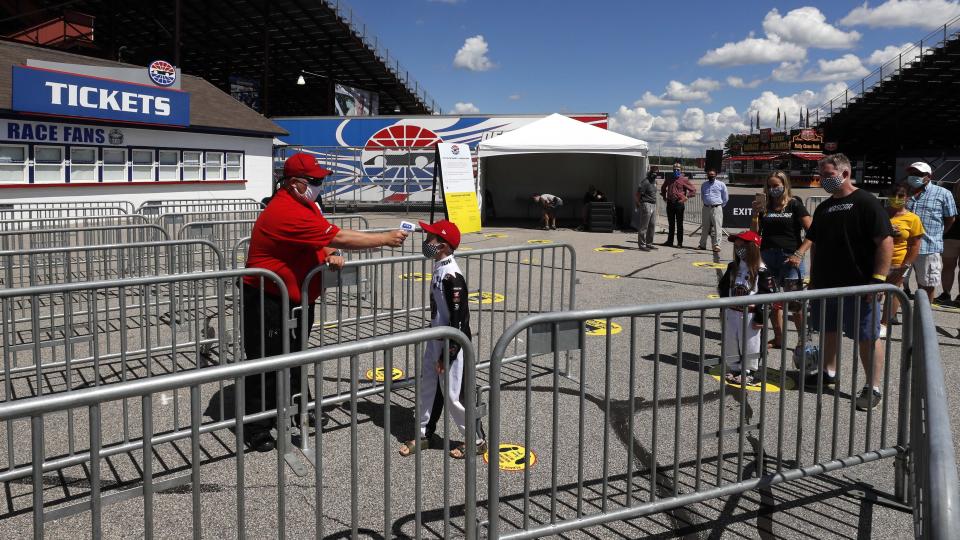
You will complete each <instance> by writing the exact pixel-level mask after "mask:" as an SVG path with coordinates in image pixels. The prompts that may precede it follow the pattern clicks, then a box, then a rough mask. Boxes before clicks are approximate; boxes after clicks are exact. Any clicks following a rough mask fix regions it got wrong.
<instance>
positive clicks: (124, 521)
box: [0, 327, 478, 539]
mask: <svg viewBox="0 0 960 540" xmlns="http://www.w3.org/2000/svg"><path fill="white" fill-rule="evenodd" d="M431 341H440V342H441V343H440V344H442V345H443V347H442V349H443V350H444V351H448V350H449V345H450V344H451V343H456V344H458V345H460V346H461V347H462V349H463V352H464V362H463V365H464V373H463V377H464V379H463V380H464V389H465V390H464V394H463V400H464V402H465V403H469V404H473V403H475V400H476V391H475V387H476V384H475V370H474V367H473V366H474V365H475V358H474V355H473V349H472V346H471V343H470V341H469V340H468V339H467V338H466V336H464V335H463V334H461V333H460V332H458V331H456V330H454V329H452V328H449V327H442V328H431V329H422V330H417V331H413V332H409V333H405V334H398V335H393V336H388V337H384V338H380V339H369V340H364V341H359V342H355V343H347V344H340V345H333V346H330V347H325V348H323V349H315V350H311V351H307V352H302V353H293V354H287V355H282V356H275V357H272V358H267V359H261V360H258V361H247V362H239V363H234V364H230V365H221V366H217V367H212V368H209V369H203V370H191V371H187V372H181V373H177V374H173V375H169V376H165V377H153V378H149V379H143V380H139V381H130V382H126V383H121V384H115V385H106V386H100V387H97V388H85V389H80V390H76V391H73V392H70V393H61V394H56V395H52V396H47V397H45V398H42V399H39V398H38V399H29V400H21V401H16V402H11V403H3V404H0V421H2V422H3V424H4V425H5V426H6V430H7V432H8V437H12V438H13V439H14V440H16V441H17V442H18V443H22V446H21V447H20V448H19V449H20V452H19V453H18V456H19V457H18V458H17V459H18V461H17V462H18V463H21V464H22V465H19V466H17V467H15V468H8V469H7V470H6V471H4V472H2V473H0V479H3V480H4V481H8V482H9V480H10V479H11V478H22V479H23V480H22V481H21V482H19V483H13V484H8V485H12V486H13V489H14V491H15V492H16V495H17V496H18V497H17V498H16V501H15V502H13V504H15V506H16V510H17V511H18V513H23V514H24V515H22V518H23V519H21V521H24V520H26V519H28V516H30V517H32V524H33V526H32V533H33V537H34V538H38V539H39V538H43V537H44V535H45V534H46V535H75V534H76V532H77V530H76V528H77V522H76V520H72V521H73V525H68V524H67V523H68V522H69V521H70V520H65V519H64V518H65V517H67V516H71V515H75V514H80V513H89V521H87V519H86V518H84V519H83V521H84V522H85V523H83V524H82V525H80V526H81V527H82V528H85V529H88V530H89V531H90V534H91V536H92V537H93V538H100V537H101V535H103V534H104V532H105V531H117V530H119V529H118V527H120V528H122V530H123V531H124V534H132V535H135V536H143V537H146V538H153V537H154V536H155V535H159V536H168V535H187V534H189V532H187V531H191V530H192V534H193V537H194V538H201V537H203V536H204V535H205V534H206V535H211V534H214V535H217V536H236V537H238V538H245V537H248V536H249V537H263V536H277V537H279V538H284V537H286V536H287V534H288V531H291V530H293V528H294V527H296V528H297V530H300V531H305V530H307V529H312V531H311V532H312V533H313V534H314V535H315V536H316V537H318V538H322V537H326V535H327V534H337V533H340V534H349V535H350V536H352V537H353V538H358V537H359V536H360V535H361V534H366V533H367V532H369V531H371V530H373V529H377V528H379V527H381V526H382V527H383V531H384V534H385V535H390V536H406V537H422V536H425V535H429V536H443V537H446V538H452V537H465V538H470V539H473V538H476V529H477V519H476V508H477V504H476V494H477V489H476V483H477V478H478V475H477V460H478V457H477V456H476V455H475V454H473V453H467V455H466V458H465V460H464V464H463V465H462V467H463V471H462V472H461V471H459V470H458V469H460V467H461V466H460V465H459V464H457V465H454V463H452V461H453V460H452V458H451V457H450V456H449V453H448V450H449V449H450V448H452V447H453V445H454V443H453V442H452V440H451V439H452V438H453V437H452V435H453V432H454V430H456V428H455V427H454V426H451V425H450V423H449V422H448V421H446V420H444V422H443V423H442V425H440V426H438V432H437V435H438V439H439V438H440V437H442V439H443V443H442V444H443V448H444V453H443V454H442V458H439V459H438V458H437V457H436V456H435V455H423V454H421V453H416V454H415V455H414V456H412V457H409V458H400V457H397V456H396V454H395V452H396V446H398V443H397V442H396V441H395V439H394V436H393V435H392V434H391V432H390V430H389V429H386V430H379V429H377V430H376V431H371V430H370V429H369V428H370V427H371V426H372V424H371V423H370V422H369V420H368V419H369V417H371V416H374V417H378V418H379V417H382V419H383V423H384V424H383V425H385V426H392V425H393V424H395V423H397V422H398V421H403V418H402V417H401V418H397V417H396V416H394V415H397V416H400V415H399V412H395V411H394V409H396V408H397V407H398V406H399V407H405V408H406V407H409V409H410V410H411V411H413V412H414V414H415V415H419V414H420V413H421V412H422V409H421V406H420V405H419V403H420V401H419V399H420V397H421V392H424V391H426V390H427V389H429V390H433V388H424V387H421V385H420V384H417V385H415V386H414V387H413V393H412V394H411V393H410V392H409V391H396V390H394V389H393V388H392V386H391V383H390V382H389V381H387V382H386V387H385V389H384V391H383V393H382V396H381V397H379V398H378V399H371V398H369V397H364V396H363V395H362V393H361V389H360V386H359V383H358V379H359V367H358V366H359V364H360V361H361V359H364V358H368V357H376V358H379V359H382V361H383V362H385V363H386V366H387V367H389V366H390V365H391V363H392V362H394V361H396V360H397V359H399V358H401V357H403V356H404V355H406V354H407V351H408V350H411V349H412V350H415V351H416V350H420V349H422V348H423V347H424V346H425V345H426V344H427V343H429V342H431ZM340 361H344V362H347V363H349V364H350V366H351V375H352V377H351V381H352V382H351V393H350V399H349V403H348V404H347V406H345V407H342V408H339V409H337V410H336V411H334V413H335V414H336V416H337V418H336V422H337V424H338V425H337V427H336V429H316V430H314V431H313V433H312V434H310V435H309V438H310V439H311V440H312V445H311V446H312V448H313V451H311V452H310V453H309V454H299V453H295V452H296V450H295V448H294V447H293V446H292V445H291V444H290V441H289V438H288V434H289V431H290V430H289V428H288V426H289V423H290V418H291V412H293V411H292V410H291V409H290V408H289V407H286V406H280V407H278V408H276V409H273V410H265V411H254V412H251V411H249V410H245V407H244V405H243V404H244V399H245V395H244V392H245V382H246V381H245V379H246V378H251V377H264V376H266V375H267V374H269V373H271V372H280V373H283V374H284V376H282V377H277V391H278V392H284V385H285V384H288V381H289V377H290V375H289V373H290V371H291V370H292V369H297V368H299V367H301V366H304V367H306V366H309V365H313V366H315V369H317V371H321V368H320V367H319V366H321V365H323V364H326V363H331V362H340ZM442 361H443V362H444V366H445V368H446V369H449V367H450V362H451V359H450V357H449V355H448V354H444V355H443V360H442ZM430 369H433V367H432V366H430ZM419 375H420V373H419V371H417V372H415V373H414V376H415V380H419ZM314 383H315V384H316V389H315V391H316V392H317V394H319V393H320V392H321V390H320V388H319V386H320V379H315V380H314ZM226 393H230V394H231V395H232V399H231V400H230V402H229V403H228V404H224V402H223V399H222V398H223V396H224V394H226ZM171 395H172V396H173V398H174V399H177V398H178V397H179V399H180V402H181V404H182V405H181V409H180V410H179V413H173V414H172V415H171V409H170V408H169V407H168V406H167V405H166V403H167V401H169V396H171ZM326 405H327V404H326V403H323V402H321V403H320V406H321V407H325V406H326ZM331 405H333V404H331ZM453 406H455V404H453V403H451V402H450V401H449V400H448V402H447V407H448V408H449V407H453ZM327 409H329V407H327ZM121 410H122V411H124V414H123V415H120V414H118V412H119V411H121ZM461 410H463V414H464V415H465V419H466V423H465V431H466V433H465V439H466V440H474V439H475V438H476V437H477V433H476V423H475V420H476V418H477V409H476V406H475V405H471V406H467V407H464V408H461ZM238 418H239V419H241V421H239V422H238V421H237V420H236V419H238ZM121 419H122V421H121ZM71 420H72V422H73V423H74V424H76V425H77V426H82V427H80V428H79V429H80V430H82V431H84V432H85V433H86V434H87V435H88V439H87V440H86V441H85V442H87V444H84V445H83V446H82V447H77V448H74V449H71V450H70V451H69V452H67V453H65V452H64V449H63V447H62V444H61V439H60V438H59V437H57V436H55V434H54V433H52V432H51V430H50V429H49V427H50V426H52V425H62V424H63V423H64V422H65V421H66V422H70V421H71ZM255 421H261V422H262V421H268V422H273V421H275V422H276V424H277V430H278V437H277V441H278V445H279V446H278V451H277V452H276V454H275V457H274V456H270V455H268V456H263V457H259V456H256V455H252V456H248V455H246V453H245V452H243V451H241V448H242V443H239V442H237V441H240V440H243V439H244V437H245V435H246V433H247V431H248V429H249V427H248V426H245V424H248V425H249V424H250V423H251V422H255ZM410 427H411V433H409V434H406V433H400V434H397V437H398V438H401V439H403V440H406V439H409V438H413V436H414V434H413V432H412V430H413V429H414V428H413V427H412V426H410ZM231 431H232V432H233V434H231V433H230V432H231ZM9 434H12V435H9ZM180 441H185V442H187V445H186V446H187V448H185V449H180V447H179V446H178V444H177V443H178V442H180ZM437 444H439V441H438V442H437ZM330 448H337V449H338V450H337V451H336V452H331V451H330ZM8 459H10V460H11V462H12V461H13V457H12V454H11V457H10V458H8ZM304 461H310V462H312V464H313V465H314V467H313V468H312V470H310V471H309V472H308V471H307V468H306V467H303V469H304V470H303V471H301V472H302V473H303V474H304V475H308V474H309V476H310V478H309V479H307V480H306V482H307V484H306V485H304V480H300V481H297V480H296V479H295V478H288V470H287V467H288V466H290V465H292V464H294V463H298V464H300V465H301V466H303V464H304ZM374 462H376V463H377V464H378V465H377V467H368V466H366V465H365V464H367V463H374ZM214 469H220V470H221V472H222V474H226V475H228V476H229V477H230V478H231V480H230V482H231V483H234V482H235V486H236V487H235V489H227V490H213V491H210V490H207V489H204V485H207V484H204V480H205V477H204V472H205V471H211V470H214ZM294 470H295V472H296V470H297V468H294ZM185 471H189V474H182V472H185ZM441 471H442V473H441ZM78 472H79V474H81V475H83V477H84V478H86V479H88V480H89V481H88V482H87V483H85V484H83V485H77V484H71V485H70V487H69V488H68V490H69V494H68V495H66V496H64V492H63V491H62V490H61V489H60V488H59V486H60V485H61V484H62V483H63V482H64V480H65V478H70V477H72V475H73V474H77V473H78ZM441 474H442V480H441ZM461 482H462V483H461ZM311 484H312V485H311ZM51 486H57V487H54V488H53V489H51ZM177 486H185V487H186V486H188V487H186V489H187V490H188V491H186V493H189V494H190V496H189V502H188V501H187V500H185V499H186V498H180V497H176V499H179V501H175V500H171V496H170V492H169V491H166V494H164V492H165V490H170V489H171V488H174V487H177ZM398 486H399V487H398ZM181 492H182V493H183V492H184V491H181ZM268 499H269V500H271V501H272V502H271V503H267V504H264V503H265V502H266V500H268ZM366 501H371V503H370V504H367V502H366ZM111 504H116V505H117V506H116V507H114V508H113V509H109V510H108V509H107V507H108V505H111ZM452 508H456V509H458V510H456V511H451V509H452ZM438 509H439V510H438ZM133 516H136V518H134V517H133ZM181 516H183V517H185V516H190V517H189V519H188V521H184V520H182V519H181ZM338 516H342V521H341V519H339V518H338ZM224 518H226V519H224ZM181 528H185V529H187V530H181ZM29 529H30V527H29V525H27V523H25V522H23V523H21V524H20V526H19V529H18V530H19V534H20V535H23V534H24V533H25V532H26V531H27V530H29ZM341 529H344V530H341ZM299 534H300V533H298V535H299ZM304 534H306V533H304Z"/></svg>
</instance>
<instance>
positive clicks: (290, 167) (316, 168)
mask: <svg viewBox="0 0 960 540" xmlns="http://www.w3.org/2000/svg"><path fill="white" fill-rule="evenodd" d="M328 174H330V171H328V170H327V169H324V168H323V167H321V166H320V165H317V158H315V157H313V156H312V155H310V154H306V153H304V152H298V153H296V154H294V155H292V156H290V157H288V158H287V160H286V161H284V162H283V176H284V177H285V178H290V177H294V176H295V177H299V178H323V177H324V176H327V175H328Z"/></svg>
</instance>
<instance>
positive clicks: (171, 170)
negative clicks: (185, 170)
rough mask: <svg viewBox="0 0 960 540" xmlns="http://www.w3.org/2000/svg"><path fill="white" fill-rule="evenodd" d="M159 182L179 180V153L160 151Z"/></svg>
mask: <svg viewBox="0 0 960 540" xmlns="http://www.w3.org/2000/svg"><path fill="white" fill-rule="evenodd" d="M160 180H167V181H171V180H180V152H178V151H176V150H160Z"/></svg>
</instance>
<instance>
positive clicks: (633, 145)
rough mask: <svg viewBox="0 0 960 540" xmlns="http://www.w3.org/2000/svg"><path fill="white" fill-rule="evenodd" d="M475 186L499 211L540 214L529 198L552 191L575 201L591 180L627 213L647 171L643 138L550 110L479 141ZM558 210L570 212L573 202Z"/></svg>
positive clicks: (507, 214) (514, 215) (505, 214)
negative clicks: (507, 130) (498, 134)
mask: <svg viewBox="0 0 960 540" xmlns="http://www.w3.org/2000/svg"><path fill="white" fill-rule="evenodd" d="M477 157H478V158H479V162H480V163H479V173H480V179H479V186H480V193H481V194H485V193H486V192H489V194H488V195H485V196H484V197H483V199H484V200H483V204H484V205H487V204H489V202H490V201H488V200H486V199H487V198H492V199H493V205H494V207H495V208H496V215H497V217H507V218H518V217H521V218H522V217H534V216H537V215H539V213H538V212H536V211H535V209H533V208H532V206H531V205H530V203H529V200H530V198H531V197H532V196H533V195H535V194H539V193H551V194H553V195H557V196H559V197H561V198H563V199H564V201H565V202H567V203H575V202H579V201H580V199H581V197H582V195H583V194H584V193H585V192H586V191H587V188H588V187H589V186H590V185H593V186H596V187H597V188H598V189H600V190H601V191H603V192H604V193H606V194H607V197H608V198H609V199H610V200H611V201H612V202H614V203H615V204H616V205H617V206H618V207H620V208H622V209H624V210H623V211H624V212H625V216H629V215H630V210H631V209H632V208H633V193H634V191H635V190H636V187H637V183H638V182H639V180H640V178H641V177H642V176H643V175H644V174H646V171H647V143H646V142H644V141H641V140H638V139H634V138H632V137H627V136H626V135H621V134H619V133H614V132H612V131H608V130H606V129H603V128H598V127H596V126H592V125H590V124H586V123H584V122H580V121H579V120H574V119H572V118H569V117H567V116H563V115H561V114H552V115H550V116H548V117H546V118H543V119H542V120H537V121H536V122H532V123H530V124H528V125H526V126H524V127H522V128H519V129H516V130H514V131H510V132H508V133H504V134H503V135H500V136H498V137H493V138H491V139H488V140H486V141H483V142H481V143H480V145H479V146H478V150H477ZM565 207H567V208H570V211H566V212H562V214H566V215H567V217H570V216H572V215H573V214H572V213H571V212H572V211H573V212H575V211H574V210H572V209H573V207H574V204H567V205H565Z"/></svg>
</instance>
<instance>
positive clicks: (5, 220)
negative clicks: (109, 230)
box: [0, 214, 149, 231]
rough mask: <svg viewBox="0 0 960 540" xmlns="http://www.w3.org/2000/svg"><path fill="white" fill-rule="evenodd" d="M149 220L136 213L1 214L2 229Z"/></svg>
mask: <svg viewBox="0 0 960 540" xmlns="http://www.w3.org/2000/svg"><path fill="white" fill-rule="evenodd" d="M147 223H149V220H147V219H146V218H145V217H143V216H140V215H136V214H133V215H131V214H109V215H107V214H105V215H100V216H77V217H49V218H36V217H34V218H32V219H14V218H11V217H9V216H4V215H0V231H30V230H34V229H70V228H85V227H106V226H110V225H141V224H147Z"/></svg>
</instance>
